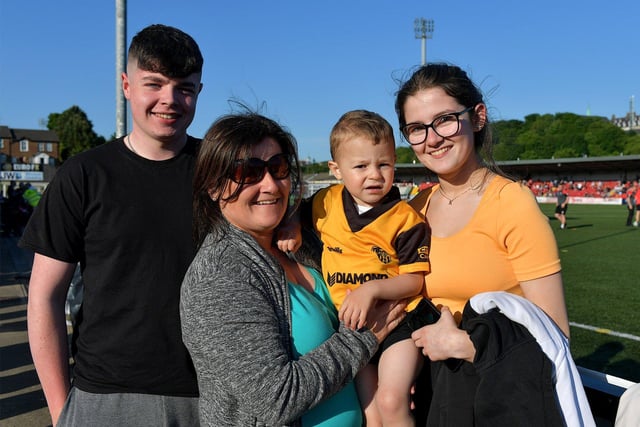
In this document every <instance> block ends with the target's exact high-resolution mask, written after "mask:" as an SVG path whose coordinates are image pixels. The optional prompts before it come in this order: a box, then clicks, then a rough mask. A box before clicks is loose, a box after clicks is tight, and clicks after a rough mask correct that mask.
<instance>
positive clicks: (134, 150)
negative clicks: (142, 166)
mask: <svg viewBox="0 0 640 427" xmlns="http://www.w3.org/2000/svg"><path fill="white" fill-rule="evenodd" d="M125 141H126V142H127V144H128V145H129V148H131V151H133V153H134V154H138V152H137V151H136V149H135V148H133V144H132V143H131V134H129V135H127V137H126V138H125Z"/></svg>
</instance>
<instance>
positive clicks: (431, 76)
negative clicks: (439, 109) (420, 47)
mask: <svg viewBox="0 0 640 427" xmlns="http://www.w3.org/2000/svg"><path fill="white" fill-rule="evenodd" d="M431 88H440V89H442V90H444V92H445V93H446V94H447V95H449V96H451V97H452V98H455V99H456V100H457V101H458V102H459V103H460V104H461V105H463V106H465V107H474V106H475V105H477V104H479V103H483V104H484V103H485V102H484V99H483V96H482V92H481V91H480V89H479V88H478V87H477V86H476V85H475V84H474V83H473V81H472V80H471V79H470V78H469V76H468V75H467V73H466V72H465V71H464V70H462V69H461V68H460V67H458V66H456V65H451V64H446V63H433V64H427V65H423V66H422V67H420V68H418V69H417V70H416V71H415V72H414V73H413V74H412V75H411V77H410V78H409V79H408V80H407V81H405V82H404V83H401V86H400V89H399V90H398V92H397V93H396V105H395V107H396V114H397V115H398V121H399V124H400V128H402V127H403V126H404V125H406V124H407V122H406V119H405V115H404V105H405V103H406V102H407V98H409V97H410V96H414V95H415V94H417V93H418V92H420V91H421V90H424V89H431ZM472 114H473V113H472ZM474 145H475V150H476V153H478V155H479V156H480V157H481V158H482V160H483V161H484V162H485V164H486V165H487V167H488V168H489V169H491V170H492V171H494V172H497V173H500V174H503V173H502V172H501V171H500V170H499V168H498V167H497V166H496V164H495V160H494V159H493V141H492V134H491V128H490V124H489V118H488V117H487V119H486V120H485V123H484V126H482V129H480V130H478V131H474Z"/></svg>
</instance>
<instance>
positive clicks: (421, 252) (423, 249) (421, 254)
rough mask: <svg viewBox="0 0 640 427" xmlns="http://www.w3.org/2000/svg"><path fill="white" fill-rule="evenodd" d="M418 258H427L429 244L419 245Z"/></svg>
mask: <svg viewBox="0 0 640 427" xmlns="http://www.w3.org/2000/svg"><path fill="white" fill-rule="evenodd" d="M418 258H420V259H429V246H420V247H419V248H418Z"/></svg>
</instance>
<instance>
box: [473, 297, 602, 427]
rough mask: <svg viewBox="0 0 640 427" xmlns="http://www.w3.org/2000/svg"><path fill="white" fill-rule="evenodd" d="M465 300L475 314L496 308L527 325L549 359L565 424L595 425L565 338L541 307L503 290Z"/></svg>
mask: <svg viewBox="0 0 640 427" xmlns="http://www.w3.org/2000/svg"><path fill="white" fill-rule="evenodd" d="M469 302H470V304H471V308H473V309H474V310H475V311H476V312H477V313H478V314H482V313H486V312H488V311H490V310H492V309H494V308H498V309H499V310H500V312H502V313H503V314H504V315H505V316H506V317H508V318H509V319H510V320H512V321H514V322H516V323H519V324H521V325H522V326H524V327H525V328H527V329H528V330H529V332H530V333H531V335H533V337H534V338H535V339H536V341H537V342H538V344H539V345H540V347H541V348H542V351H544V353H545V354H546V355H547V357H548V358H549V359H550V360H551V361H552V362H553V365H554V368H555V369H554V371H555V372H554V376H555V378H554V379H553V380H554V383H555V391H556V396H557V397H558V402H559V404H560V409H561V412H562V414H563V416H564V419H565V423H566V424H567V426H581V427H591V426H594V427H595V425H596V424H595V420H594V419H593V414H592V413H591V408H590V407H589V402H588V401H587V396H586V394H585V391H584V387H583V385H582V380H581V379H580V374H579V373H578V369H577V368H576V365H575V363H574V361H573V358H572V357H571V351H570V349H569V340H568V339H567V337H565V336H564V334H563V333H562V331H561V330H560V328H558V326H557V325H556V324H555V323H554V322H553V320H551V318H549V316H547V315H546V313H545V312H544V311H542V310H541V309H540V308H539V307H538V306H536V305H535V304H533V303H532V302H531V301H529V300H527V299H526V298H523V297H520V296H518V295H514V294H510V293H507V292H484V293H481V294H478V295H475V296H474V297H472V298H471V300H470V301H469Z"/></svg>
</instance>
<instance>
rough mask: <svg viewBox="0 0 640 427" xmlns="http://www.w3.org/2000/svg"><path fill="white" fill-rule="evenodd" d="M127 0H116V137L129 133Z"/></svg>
mask: <svg viewBox="0 0 640 427" xmlns="http://www.w3.org/2000/svg"><path fill="white" fill-rule="evenodd" d="M126 55H127V0H116V138H120V137H121V136H124V135H126V133H127V102H126V100H125V98H124V93H123V92H122V73H123V72H124V71H125V67H126V62H127V58H126Z"/></svg>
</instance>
